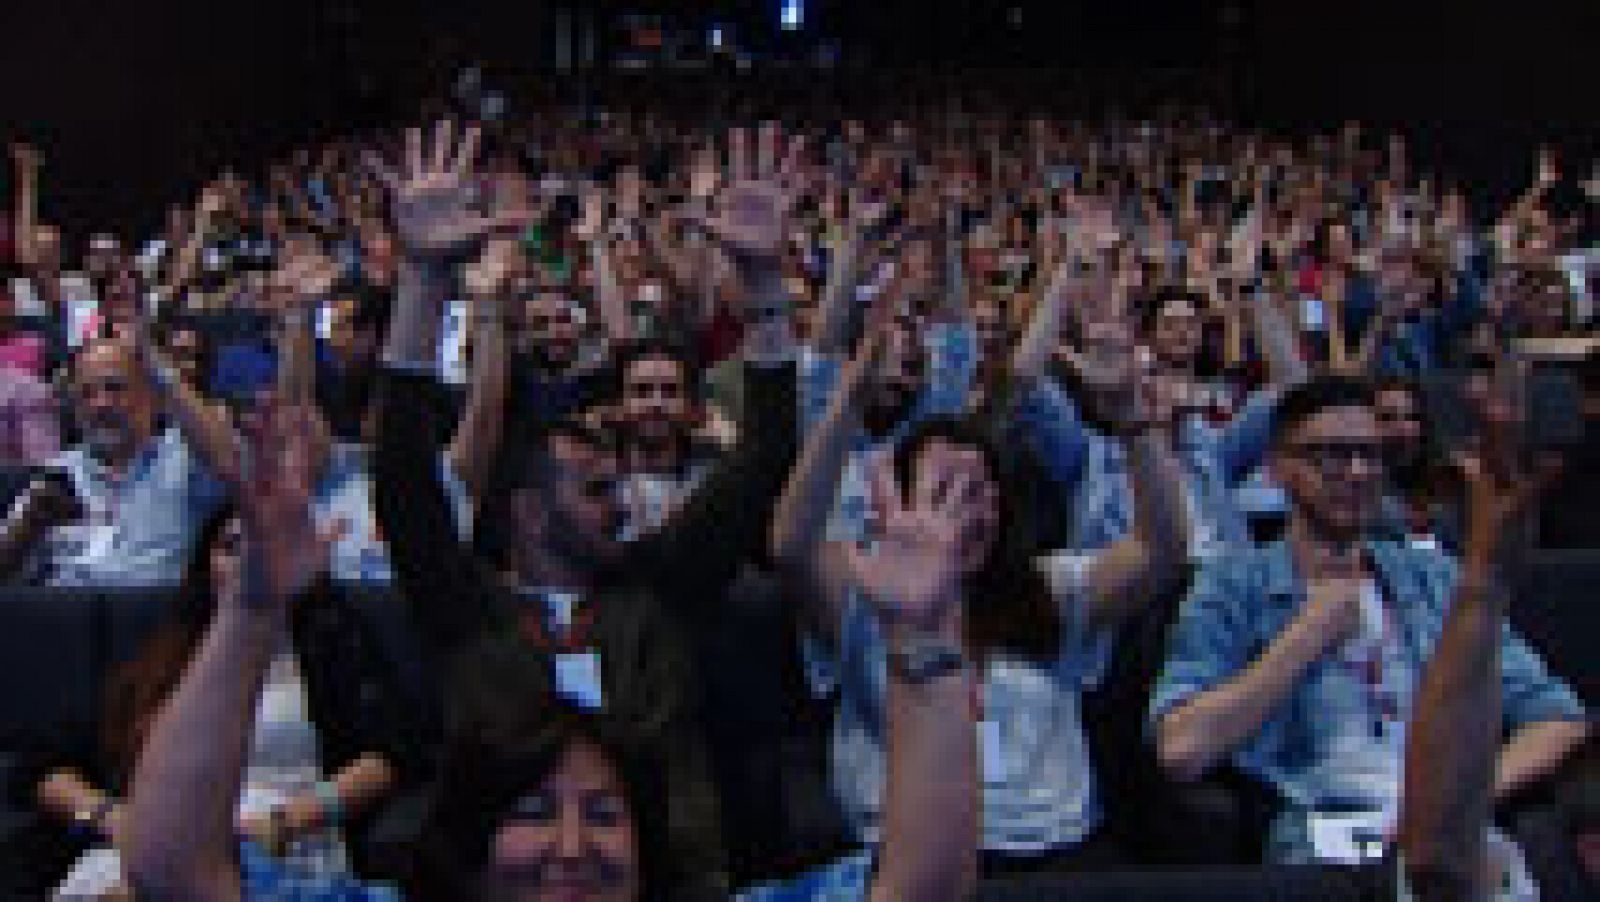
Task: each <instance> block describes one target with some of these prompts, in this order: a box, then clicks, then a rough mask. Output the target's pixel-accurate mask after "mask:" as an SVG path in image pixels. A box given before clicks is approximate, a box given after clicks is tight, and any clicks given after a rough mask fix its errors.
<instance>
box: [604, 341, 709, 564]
mask: <svg viewBox="0 0 1600 902" xmlns="http://www.w3.org/2000/svg"><path fill="white" fill-rule="evenodd" d="M616 368H617V374H618V377H619V382H620V383H621V385H620V392H621V397H620V398H619V399H618V402H617V411H616V413H617V417H616V426H617V429H618V434H619V437H620V439H621V446H620V448H619V449H618V450H619V452H620V456H621V459H622V471H623V484H622V486H621V491H622V496H623V505H624V507H626V508H627V513H628V523H627V525H626V527H625V529H626V532H627V535H628V537H630V538H632V537H636V536H639V535H642V534H644V533H647V532H649V531H650V530H652V529H655V528H656V527H659V526H660V525H661V524H662V523H663V522H664V521H665V520H666V519H667V518H668V517H669V516H670V515H671V513H672V511H673V510H674V509H676V508H677V506H678V504H679V503H680V502H682V500H683V499H684V498H685V497H686V496H687V495H688V494H689V493H690V492H692V491H693V489H694V487H695V486H696V485H698V484H699V483H700V481H701V479H702V478H703V477H704V476H705V474H706V472H707V471H708V470H709V468H710V467H711V466H712V465H713V463H714V462H715V460H716V452H717V449H716V448H715V447H706V446H705V445H704V444H703V443H700V442H698V441H697V436H696V435H695V426H696V420H697V419H698V417H697V413H698V409H699V405H698V404H697V402H696V400H695V398H694V395H693V391H694V385H695V380H694V378H693V373H694V370H693V367H692V365H691V364H690V361H689V358H688V356H687V355H686V354H685V353H683V352H680V351H678V350H676V349H675V348H673V347H671V346H669V345H665V344H661V343H656V342H651V343H646V344H643V345H639V346H636V347H633V348H630V349H628V350H625V351H624V352H622V354H620V355H619V356H618V360H617V366H616Z"/></svg>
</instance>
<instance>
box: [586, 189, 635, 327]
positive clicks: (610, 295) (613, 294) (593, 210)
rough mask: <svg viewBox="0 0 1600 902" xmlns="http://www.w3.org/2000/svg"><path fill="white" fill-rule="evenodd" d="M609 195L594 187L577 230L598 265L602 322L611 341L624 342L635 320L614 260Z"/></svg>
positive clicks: (597, 288)
mask: <svg viewBox="0 0 1600 902" xmlns="http://www.w3.org/2000/svg"><path fill="white" fill-rule="evenodd" d="M605 209H606V198H605V194H604V193H602V192H601V190H600V188H599V187H597V186H596V187H591V188H590V189H589V191H588V193H587V194H585V195H584V198H583V220H582V221H581V222H579V223H578V226H577V228H576V230H575V231H576V234H577V236H578V237H579V239H581V240H582V241H583V243H584V247H585V248H586V249H587V251H588V253H589V262H590V265H592V266H593V267H594V281H595V286H594V293H595V298H594V300H595V307H596V309H597V310H598V312H599V314H600V323H601V325H602V326H603V327H604V328H605V334H606V338H607V340H609V341H612V342H616V343H621V342H626V341H629V340H631V339H633V338H634V337H635V336H634V334H633V321H632V318H631V317H629V316H628V301H627V298H625V297H623V294H622V286H621V284H619V283H618V282H617V271H616V267H615V266H614V265H613V264H612V261H611V245H610V241H611V236H610V234H609V233H608V232H607V229H606V221H605Z"/></svg>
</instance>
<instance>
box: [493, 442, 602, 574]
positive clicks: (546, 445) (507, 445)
mask: <svg viewBox="0 0 1600 902" xmlns="http://www.w3.org/2000/svg"><path fill="white" fill-rule="evenodd" d="M557 438H561V439H566V440H567V441H570V442H572V443H574V444H578V445H582V446H584V447H587V448H610V447H611V444H612V443H611V438H610V436H608V435H606V434H605V433H603V432H601V431H600V430H598V429H595V428H593V427H591V426H589V425H588V424H587V423H584V422H583V421H582V420H578V419H575V418H573V417H562V418H558V419H555V420H552V421H550V422H547V423H542V424H529V422H528V421H527V420H525V419H517V418H514V419H511V420H508V421H507V422H506V435H505V438H504V439H503V440H502V441H501V443H500V449H499V450H498V451H497V452H496V454H495V458H494V463H493V464H492V465H491V466H490V470H489V485H488V489H487V491H486V492H485V493H484V498H483V501H482V507H481V510H480V512H479V514H478V517H477V520H476V525H475V526H474V528H473V544H474V546H475V549H476V550H477V551H478V552H479V553H480V554H482V555H484V556H485V557H486V558H487V559H489V560H492V561H504V559H505V554H506V551H507V550H508V549H509V548H510V543H511V542H512V541H514V537H513V536H512V534H511V524H510V515H511V507H510V502H511V497H512V496H513V495H515V494H516V493H517V492H521V491H524V490H526V489H533V488H541V487H543V486H545V484H546V482H547V479H546V476H547V474H548V473H549V468H550V443H551V441H552V440H554V439H557Z"/></svg>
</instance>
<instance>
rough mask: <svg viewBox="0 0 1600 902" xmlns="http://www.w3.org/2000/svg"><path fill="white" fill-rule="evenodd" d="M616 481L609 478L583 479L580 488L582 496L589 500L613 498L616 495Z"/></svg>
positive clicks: (617, 483)
mask: <svg viewBox="0 0 1600 902" xmlns="http://www.w3.org/2000/svg"><path fill="white" fill-rule="evenodd" d="M618 485H619V482H618V480H616V479H610V478H600V479H585V480H584V481H583V485H582V487H581V489H580V490H581V491H582V492H583V496H584V497H585V498H589V499H591V500H599V499H601V498H611V497H615V496H616V494H617V486H618Z"/></svg>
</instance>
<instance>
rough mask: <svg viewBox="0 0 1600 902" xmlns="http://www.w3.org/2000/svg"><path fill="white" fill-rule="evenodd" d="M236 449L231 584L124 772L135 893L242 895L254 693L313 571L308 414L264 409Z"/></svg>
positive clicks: (318, 558) (272, 405) (128, 863)
mask: <svg viewBox="0 0 1600 902" xmlns="http://www.w3.org/2000/svg"><path fill="white" fill-rule="evenodd" d="M257 417H258V420H257V422H256V423H255V424H253V425H252V427H251V431H250V438H249V440H248V441H247V442H246V443H245V447H244V448H243V451H244V453H245V454H246V455H247V456H248V458H249V460H250V472H249V474H248V479H246V480H245V481H243V482H241V483H239V484H238V485H237V486H236V490H237V493H238V496H239V501H240V515H241V518H242V521H243V528H242V532H243V547H242V551H241V554H242V556H243V561H242V567H241V575H240V578H239V582H238V584H237V585H234V586H231V587H227V588H226V589H224V590H223V591H222V592H221V594H220V596H219V599H218V604H217V612H216V614H215V616H214V618H213V621H212V623H211V626H210V628H209V630H208V631H207V633H206V637H205V639H204V641H203V642H202V643H201V646H200V649H199V651H198V652H197V653H196V656H195V659H194V660H193V661H192V662H191V663H190V665H189V667H188V668H187V669H186V670H185V671H184V675H183V679H182V680H181V681H180V682H179V683H178V686H177V688H176V689H174V690H173V693H172V696H171V698H169V699H168V700H167V703H166V704H165V705H164V706H163V707H162V710H161V713H160V714H159V715H158V716H157V717H156V719H155V723H154V725H153V726H152V727H151V730H150V735H149V737H148V738H147V739H146V741H145V745H144V750H143V753H142V754H141V755H140V757H139V763H138V765H137V767H136V768H135V769H134V775H133V781H132V787H133V788H132V792H131V793H130V798H129V801H128V806H127V809H126V812H125V814H124V823H125V824H126V828H125V831H124V832H125V833H126V836H125V837H124V838H123V843H122V854H123V864H124V867H125V869H126V872H127V876H128V879H129V882H130V883H131V884H132V886H133V887H134V889H135V891H136V892H137V894H138V895H139V897H140V898H152V899H176V900H189V899H194V900H208V902H209V900H231V899H238V898H240V897H241V895H242V886H241V881H240V873H239V864H238V860H237V857H236V850H235V847H234V838H233V837H234V807H235V805H236V804H237V802H238V798H239V791H240V786H241V783H242V780H243V775H244V765H245V756H246V753H247V751H248V748H249V742H250V732H251V727H252V725H253V724H254V721H255V710H256V699H257V697H258V696H259V694H260V690H261V684H262V682H263V679H264V678H265V676H266V671H267V665H268V663H270V662H271V660H272V656H273V654H274V653H275V652H276V650H277V647H278V644H279V642H280V641H281V638H282V635H283V632H284V630H285V628H286V626H285V624H286V617H285V613H286V611H285V606H286V605H287V604H288V602H289V601H290V599H292V598H294V597H295V596H296V595H299V594H300V593H301V592H303V591H304V590H305V589H306V587H307V586H308V585H310V583H311V581H312V580H313V579H314V578H315V576H316V575H317V574H318V573H319V572H321V569H322V567H323V566H324V562H325V561H326V559H327V548H326V545H325V543H324V542H323V541H322V540H321V539H320V538H319V537H318V535H317V532H316V527H315V525H314V524H313V523H312V521H311V508H310V505H311V497H312V483H313V481H314V473H313V467H312V461H311V457H312V454H311V452H310V444H311V434H312V429H313V425H312V423H313V413H312V411H311V410H310V409H309V408H306V407H304V406H300V407H290V406H287V405H283V404H281V403H277V402H268V403H267V404H265V405H263V407H262V409H261V410H260V411H259V412H258V414H257Z"/></svg>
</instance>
